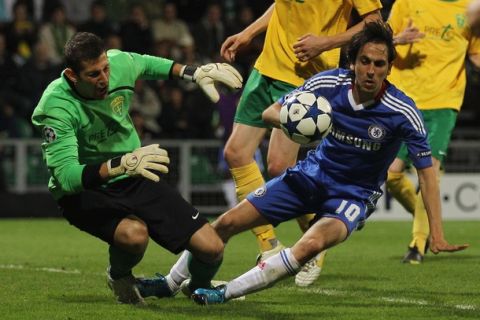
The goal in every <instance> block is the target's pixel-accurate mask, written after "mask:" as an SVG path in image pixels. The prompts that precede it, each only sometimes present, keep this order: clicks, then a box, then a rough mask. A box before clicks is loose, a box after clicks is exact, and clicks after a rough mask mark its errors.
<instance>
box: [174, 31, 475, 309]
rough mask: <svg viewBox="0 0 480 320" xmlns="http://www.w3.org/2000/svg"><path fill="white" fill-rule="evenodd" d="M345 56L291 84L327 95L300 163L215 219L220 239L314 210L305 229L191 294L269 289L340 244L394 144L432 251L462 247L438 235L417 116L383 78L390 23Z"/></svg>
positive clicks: (220, 295)
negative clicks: (325, 130)
mask: <svg viewBox="0 0 480 320" xmlns="http://www.w3.org/2000/svg"><path fill="white" fill-rule="evenodd" d="M348 57H349V60H350V70H345V69H334V70H331V71H327V72H322V73H319V74H318V75H316V76H314V77H312V78H311V79H309V80H307V81H306V82H305V84H304V85H303V86H301V87H299V88H298V89H296V90H311V91H313V92H315V94H317V95H321V96H324V97H326V98H327V99H328V100H329V102H330V104H331V106H332V118H333V128H332V131H331V133H330V134H329V135H328V136H327V137H326V138H325V139H324V140H323V142H322V143H321V144H320V145H319V146H318V147H317V149H316V150H314V151H313V150H312V151H310V152H309V154H308V155H307V157H306V159H305V160H303V161H300V162H298V163H297V164H296V166H294V167H292V168H290V169H287V171H286V172H285V173H284V174H283V175H281V176H279V177H277V178H274V179H272V180H270V181H269V182H267V183H266V185H264V186H263V187H261V188H258V189H257V190H256V191H254V192H253V193H251V194H249V195H248V197H247V199H246V200H244V201H242V202H241V203H240V204H238V205H237V206H236V207H234V208H233V209H231V210H229V211H228V212H227V213H225V214H223V215H222V216H220V217H219V218H218V219H217V220H216V221H215V222H214V223H213V226H214V228H215V230H216V231H217V232H218V234H219V235H220V237H221V238H222V240H223V241H224V242H227V241H228V240H229V238H230V237H232V236H233V235H235V234H237V233H239V232H242V231H245V230H249V229H250V228H252V227H255V226H258V225H262V224H267V223H271V224H272V225H274V226H276V225H278V224H279V223H281V222H284V221H287V220H290V219H294V218H296V217H298V216H300V215H302V214H305V213H309V212H314V213H315V214H316V217H315V218H314V220H313V223H312V225H311V227H310V229H308V231H307V232H306V233H305V234H304V235H303V236H302V237H301V239H300V240H299V241H298V242H297V243H296V244H295V245H294V246H293V247H292V248H287V249H285V250H282V251H280V253H278V254H276V255H274V256H272V257H270V258H268V259H266V260H265V261H264V262H262V263H260V264H259V265H257V266H256V267H254V268H253V269H251V270H250V271H248V272H247V273H245V274H243V275H241V276H239V277H238V278H236V279H234V280H232V281H230V282H229V283H228V284H226V285H225V286H222V287H217V288H214V289H197V290H195V291H194V293H193V294H192V297H193V299H194V300H195V301H196V302H197V303H200V304H212V303H223V302H226V301H228V300H230V299H233V298H236V297H239V296H242V295H245V294H248V293H252V292H255V291H258V290H261V289H264V288H266V287H269V286H272V285H273V284H274V283H275V282H276V281H278V280H280V279H282V278H284V277H285V276H287V275H294V274H295V273H297V272H298V271H299V270H300V268H301V267H302V265H304V264H305V263H306V262H308V261H309V260H310V259H311V258H312V257H314V256H315V255H317V254H318V253H319V252H321V251H322V250H325V249H328V248H330V247H332V246H335V245H337V244H339V243H341V242H343V241H345V240H346V239H347V238H348V236H349V235H350V234H351V233H352V232H353V231H354V230H356V229H358V228H359V226H361V225H363V223H364V222H365V220H366V219H367V218H368V216H369V215H370V213H371V212H372V210H373V208H374V206H375V203H376V200H377V199H378V198H379V197H380V196H381V194H382V191H381V189H380V186H381V185H382V184H383V182H384V181H385V179H386V177H387V169H388V166H389V165H390V163H391V162H392V161H393V159H394V158H395V156H396V154H397V152H398V149H399V147H400V144H401V142H405V143H406V145H407V146H408V151H409V154H410V157H411V159H412V161H413V164H414V165H415V166H416V168H417V172H418V178H419V181H420V187H421V189H422V194H423V196H424V201H425V203H426V207H427V211H428V215H429V222H430V228H431V230H432V233H431V237H432V238H431V240H432V241H431V244H430V249H431V250H432V252H434V253H439V252H441V251H458V250H462V249H465V248H466V247H467V246H468V245H451V244H449V243H448V242H447V241H446V240H445V239H444V235H443V229H442V224H441V208H440V197H439V191H438V185H437V184H436V175H435V171H434V170H433V168H432V159H431V152H430V147H429V145H428V142H427V133H426V131H425V128H424V125H423V121H422V118H421V116H420V113H419V111H418V110H417V108H416V107H415V104H414V102H413V101H412V99H410V98H409V97H407V96H406V95H405V94H404V93H403V92H401V91H400V90H398V89H397V88H395V86H393V85H392V84H390V83H389V82H388V81H386V77H387V75H388V73H389V71H390V68H391V65H392V61H393V60H394V58H395V48H394V45H393V40H392V33H391V29H390V28H389V27H388V26H387V25H385V24H383V23H382V22H371V23H367V24H366V25H365V28H364V29H363V30H362V31H361V32H360V33H358V34H357V35H356V36H354V37H353V39H352V40H351V43H350V46H349V49H348ZM286 98H288V95H287V96H286V97H284V98H282V99H280V100H279V101H278V102H276V103H274V104H273V105H271V106H270V107H269V108H268V109H267V110H265V111H264V113H263V118H264V120H265V121H267V122H269V123H271V124H273V125H275V126H277V127H278V126H279V111H280V108H281V104H282V102H283V101H284V99H286ZM186 255H187V254H184V255H182V257H184V258H185V256H186ZM181 260H182V259H180V260H179V262H177V264H176V265H175V266H174V267H173V268H172V271H171V275H175V276H174V277H176V278H177V279H178V275H179V274H182V273H181V272H180V271H179V270H182V268H185V263H183V265H182V262H181ZM183 274H185V273H183Z"/></svg>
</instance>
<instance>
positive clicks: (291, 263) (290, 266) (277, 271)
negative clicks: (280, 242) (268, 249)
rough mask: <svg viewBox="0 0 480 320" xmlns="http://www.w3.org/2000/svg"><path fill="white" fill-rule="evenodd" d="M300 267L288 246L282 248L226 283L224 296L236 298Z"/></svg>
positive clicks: (270, 283) (273, 281)
mask: <svg viewBox="0 0 480 320" xmlns="http://www.w3.org/2000/svg"><path fill="white" fill-rule="evenodd" d="M300 267H301V266H300V264H299V263H298V261H297V260H296V259H295V258H294V257H293V254H292V252H291V250H290V248H287V249H284V250H282V251H280V252H279V253H277V254H276V255H274V256H271V257H270V258H268V259H266V260H265V261H264V262H262V263H260V264H259V265H258V266H256V267H255V268H253V269H250V271H247V272H246V273H244V274H242V275H241V276H239V277H238V278H235V279H233V280H232V281H230V282H229V283H227V287H226V290H225V298H226V299H227V300H228V299H233V298H238V297H241V296H244V295H246V294H249V293H252V292H255V291H259V290H262V289H264V288H267V287H270V286H272V285H273V284H274V283H275V282H277V281H278V280H281V279H283V278H284V277H285V276H287V275H294V274H296V273H297V272H298V270H300Z"/></svg>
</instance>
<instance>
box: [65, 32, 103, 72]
mask: <svg viewBox="0 0 480 320" xmlns="http://www.w3.org/2000/svg"><path fill="white" fill-rule="evenodd" d="M104 51H105V45H104V43H103V40H102V39H101V38H100V37H98V36H97V35H95V34H93V33H89V32H77V33H76V34H75V35H74V36H73V37H72V38H71V39H70V40H69V41H68V42H67V43H66V44H65V48H64V54H65V62H66V65H67V68H71V69H72V70H73V71H75V73H77V74H78V73H79V72H80V71H81V70H82V62H84V61H89V60H95V59H97V58H98V57H100V55H101V54H102V53H103V52H104Z"/></svg>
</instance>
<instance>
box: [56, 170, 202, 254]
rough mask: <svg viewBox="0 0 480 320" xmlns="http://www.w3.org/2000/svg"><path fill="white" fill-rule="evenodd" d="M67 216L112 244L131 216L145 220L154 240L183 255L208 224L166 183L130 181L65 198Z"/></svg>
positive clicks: (79, 225) (70, 220) (62, 205)
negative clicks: (118, 229)
mask: <svg viewBox="0 0 480 320" xmlns="http://www.w3.org/2000/svg"><path fill="white" fill-rule="evenodd" d="M58 204H59V205H60V207H61V210H62V214H63V216H64V217H65V218H66V219H67V220H68V222H70V224H72V225H74V226H76V227H77V228H79V229H80V230H83V231H85V232H88V233H90V234H91V235H94V236H96V237H98V238H100V239H102V240H104V241H106V242H108V243H109V244H113V235H114V232H115V229H116V228H117V225H118V224H119V223H120V221H121V220H122V219H123V218H125V217H126V216H128V215H135V216H137V217H139V218H140V219H142V220H143V221H144V222H145V223H146V225H147V227H148V233H149V235H150V238H152V240H154V241H155V242H156V243H158V244H159V245H161V246H162V247H164V248H165V249H167V250H169V251H171V252H173V253H179V252H181V251H182V250H183V249H185V247H186V245H187V244H188V242H189V240H190V238H191V236H192V235H193V234H194V233H195V232H196V231H197V230H198V229H200V228H201V227H202V226H203V225H204V224H205V223H208V221H207V220H206V219H205V218H203V217H201V216H200V215H199V213H198V210H197V209H195V208H194V207H193V206H192V205H191V204H190V203H188V202H187V201H186V200H185V199H183V197H182V196H181V195H180V193H178V191H177V190H175V189H174V188H173V187H171V186H169V185H168V184H167V183H166V182H164V181H162V180H160V182H152V181H150V180H148V179H142V178H138V179H134V178H126V179H123V180H120V181H117V182H114V183H111V184H109V185H108V186H105V187H98V188H95V189H89V190H85V191H83V192H81V193H78V194H74V195H68V196H64V197H62V198H61V199H60V200H59V201H58Z"/></svg>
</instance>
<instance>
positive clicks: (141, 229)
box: [32, 32, 241, 304]
mask: <svg viewBox="0 0 480 320" xmlns="http://www.w3.org/2000/svg"><path fill="white" fill-rule="evenodd" d="M65 60H66V65H67V68H66V69H65V70H64V71H63V72H62V75H61V77H60V78H58V79H57V80H55V81H53V82H52V83H51V84H50V85H49V86H48V87H47V89H46V90H45V92H44V93H43V95H42V97H41V99H40V102H39V103H38V106H37V107H36V108H35V110H34V112H33V115H32V122H33V124H34V125H35V127H36V128H37V129H38V130H39V131H40V132H41V133H42V136H43V138H44V140H43V143H42V152H43V157H44V160H45V162H46V164H47V167H48V169H49V172H50V173H51V177H50V181H49V190H50V191H51V193H52V194H53V197H54V198H55V200H56V201H57V203H58V205H59V207H60V208H61V211H62V214H63V216H64V217H65V218H66V219H67V220H68V221H69V222H70V224H72V225H74V226H75V227H77V228H78V229H80V230H82V231H85V232H87V233H89V234H91V235H92V236H95V237H98V238H99V239H101V240H103V241H105V242H106V243H108V244H109V245H110V246H109V262H110V266H109V268H108V271H107V282H108V285H109V286H110V288H111V289H112V291H113V293H114V295H115V296H116V298H117V300H118V302H121V303H131V304H142V303H143V302H144V300H143V298H145V297H148V296H159V295H160V292H161V291H162V285H164V284H165V282H164V278H163V277H156V278H151V279H138V278H135V277H134V276H133V274H132V269H133V267H135V266H136V265H137V264H138V263H139V262H140V261H141V260H142V258H143V255H144V253H145V250H146V249H147V245H148V241H149V238H152V240H154V241H155V242H156V243H158V244H159V245H161V246H162V247H164V248H166V249H167V250H169V251H171V252H173V253H178V252H180V251H182V250H185V249H188V250H190V252H192V259H191V260H189V265H191V264H192V263H193V264H195V265H196V267H195V270H194V271H192V272H191V274H192V282H195V281H197V282H198V283H202V282H203V281H204V280H202V279H206V281H208V283H204V285H206V286H209V285H210V282H209V281H210V279H211V278H212V277H213V275H214V273H215V272H216V270H217V269H218V268H217V267H218V266H219V265H220V260H221V259H222V255H223V243H222V241H221V240H220V238H219V237H218V235H217V234H216V233H215V232H214V231H213V228H212V227H211V226H210V225H209V224H208V221H207V220H206V219H205V218H204V217H200V216H199V212H198V210H197V209H195V208H194V207H193V206H192V205H191V204H189V203H188V202H187V201H185V200H184V199H183V198H182V197H181V195H180V194H179V193H178V191H177V190H176V189H174V188H173V187H171V186H170V185H168V184H167V183H166V182H165V181H163V180H160V173H167V172H168V168H167V165H168V164H169V157H168V154H167V152H166V151H165V150H163V149H161V148H160V147H159V145H158V144H154V145H149V146H145V147H141V146H140V138H139V136H138V134H137V132H136V131H135V128H134V124H133V123H132V119H131V118H130V116H129V112H128V111H129V109H130V104H131V100H132V92H133V90H134V85H135V81H136V80H137V79H139V78H142V79H170V78H172V77H175V78H182V79H186V80H188V81H193V82H196V83H198V84H199V85H200V87H201V88H202V89H204V91H205V93H206V94H207V95H208V96H209V97H210V98H211V100H212V101H214V102H216V101H218V99H219V96H218V92H217V91H216V89H215V87H214V82H216V81H220V82H223V83H225V84H226V85H228V86H230V87H232V88H237V89H238V88H240V87H241V76H240V74H238V72H237V71H236V70H235V69H234V68H232V67H231V66H229V65H227V64H207V65H205V66H201V67H198V68H197V67H194V66H188V65H187V66H186V65H181V64H178V63H175V62H174V61H172V60H169V59H165V58H160V57H153V56H148V55H140V54H136V53H130V52H122V51H120V50H109V51H107V52H106V51H105V49H104V44H103V41H102V40H101V39H100V38H99V37H98V36H96V35H94V34H92V33H87V32H80V33H77V34H75V35H74V36H73V37H72V38H71V39H70V40H69V41H68V42H67V44H66V45H65ZM215 265H216V266H217V267H215ZM211 272H213V273H211Z"/></svg>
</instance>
